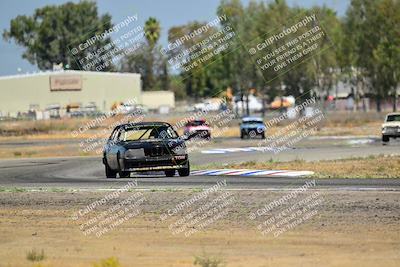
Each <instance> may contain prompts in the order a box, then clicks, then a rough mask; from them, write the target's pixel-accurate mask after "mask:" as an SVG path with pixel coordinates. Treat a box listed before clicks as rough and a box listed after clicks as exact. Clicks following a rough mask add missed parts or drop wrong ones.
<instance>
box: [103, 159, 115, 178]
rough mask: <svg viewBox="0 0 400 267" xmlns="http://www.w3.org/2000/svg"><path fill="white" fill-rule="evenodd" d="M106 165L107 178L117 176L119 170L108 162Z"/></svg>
mask: <svg viewBox="0 0 400 267" xmlns="http://www.w3.org/2000/svg"><path fill="white" fill-rule="evenodd" d="M105 166H106V177H107V178H116V177H117V172H116V171H113V170H112V169H111V168H110V167H109V166H108V164H107V162H106V163H105Z"/></svg>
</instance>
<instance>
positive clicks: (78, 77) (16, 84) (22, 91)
mask: <svg viewBox="0 0 400 267" xmlns="http://www.w3.org/2000/svg"><path fill="white" fill-rule="evenodd" d="M132 99H133V100H134V101H137V102H138V103H141V102H142V91H141V80H140V74H136V73H116V72H90V71H72V70H71V71H56V72H40V73H33V74H25V75H14V76H4V77H0V112H1V114H0V116H11V117H15V116H17V114H18V113H23V112H27V111H29V110H46V109H54V108H59V109H63V110H65V109H67V107H85V106H90V107H95V108H96V109H97V110H98V111H101V112H106V111H109V110H111V108H112V107H113V105H114V106H115V104H116V103H120V102H122V101H127V100H132Z"/></svg>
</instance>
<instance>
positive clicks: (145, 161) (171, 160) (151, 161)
mask: <svg viewBox="0 0 400 267" xmlns="http://www.w3.org/2000/svg"><path fill="white" fill-rule="evenodd" d="M187 165H188V155H166V156H159V157H145V158H142V159H121V162H120V166H121V169H122V170H123V171H130V172H137V171H152V170H153V171H162V170H171V169H176V170H177V169H183V168H187Z"/></svg>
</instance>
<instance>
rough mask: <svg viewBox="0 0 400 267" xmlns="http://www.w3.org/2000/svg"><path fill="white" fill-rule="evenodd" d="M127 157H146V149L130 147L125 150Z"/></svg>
mask: <svg viewBox="0 0 400 267" xmlns="http://www.w3.org/2000/svg"><path fill="white" fill-rule="evenodd" d="M125 158H126V159H137V158H144V149H143V148H139V149H128V150H127V151H125Z"/></svg>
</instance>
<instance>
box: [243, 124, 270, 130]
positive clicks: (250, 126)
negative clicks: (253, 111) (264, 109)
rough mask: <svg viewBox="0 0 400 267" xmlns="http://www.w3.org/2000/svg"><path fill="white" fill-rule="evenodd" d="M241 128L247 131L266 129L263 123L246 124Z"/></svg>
mask: <svg viewBox="0 0 400 267" xmlns="http://www.w3.org/2000/svg"><path fill="white" fill-rule="evenodd" d="M240 127H242V128H244V129H247V128H263V129H265V126H264V124H262V123H245V124H241V125H240Z"/></svg>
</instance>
